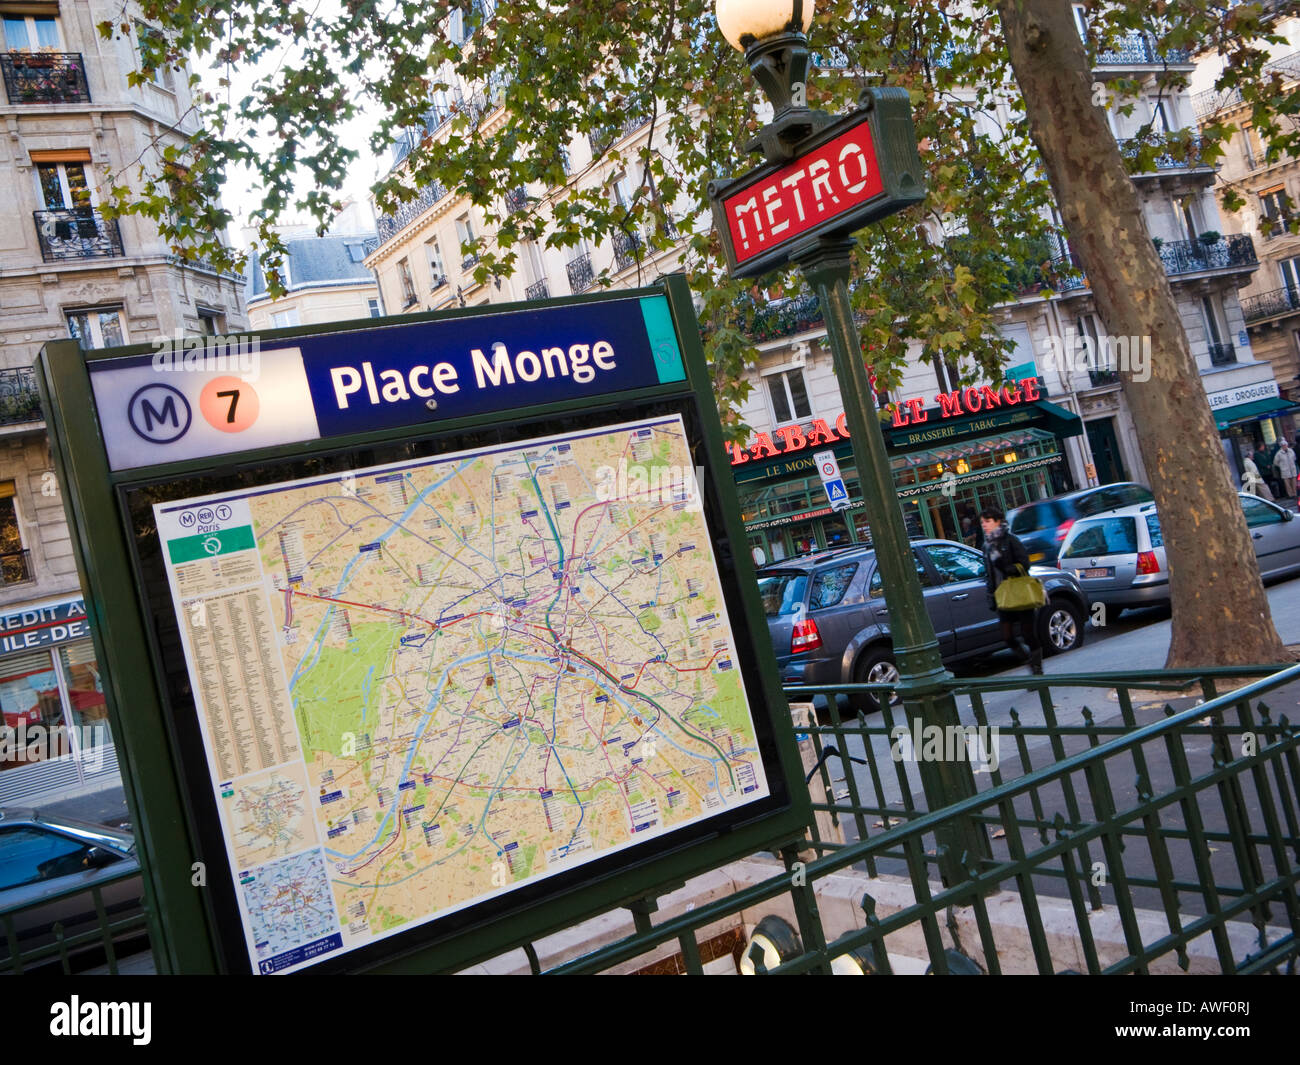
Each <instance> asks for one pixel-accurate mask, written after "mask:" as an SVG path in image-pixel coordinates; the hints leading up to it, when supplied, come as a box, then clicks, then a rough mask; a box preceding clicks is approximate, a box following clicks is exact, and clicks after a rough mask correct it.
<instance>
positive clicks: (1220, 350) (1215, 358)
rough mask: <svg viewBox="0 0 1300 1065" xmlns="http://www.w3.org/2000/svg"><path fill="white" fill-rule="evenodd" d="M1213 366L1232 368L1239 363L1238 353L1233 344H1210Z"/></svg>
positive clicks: (1211, 363)
mask: <svg viewBox="0 0 1300 1065" xmlns="http://www.w3.org/2000/svg"><path fill="white" fill-rule="evenodd" d="M1206 346H1207V347H1208V348H1209V349H1210V365H1211V366H1230V365H1231V364H1232V363H1234V362H1236V361H1237V352H1236V350H1235V349H1234V348H1233V346H1232V345H1231V344H1208V345H1206Z"/></svg>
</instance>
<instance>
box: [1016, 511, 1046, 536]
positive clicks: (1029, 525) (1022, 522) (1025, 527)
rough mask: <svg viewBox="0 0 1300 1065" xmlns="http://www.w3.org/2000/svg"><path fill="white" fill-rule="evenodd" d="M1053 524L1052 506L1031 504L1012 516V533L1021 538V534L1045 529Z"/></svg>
mask: <svg viewBox="0 0 1300 1065" xmlns="http://www.w3.org/2000/svg"><path fill="white" fill-rule="evenodd" d="M1051 524H1052V513H1051V505H1050V504H1048V503H1030V504H1029V505H1028V506H1024V507H1021V508H1020V509H1019V510H1017V511H1015V512H1014V513H1013V514H1012V515H1011V526H1010V528H1011V531H1012V532H1013V533H1015V534H1016V535H1017V536H1019V535H1020V534H1021V533H1028V532H1033V531H1034V530H1035V529H1045V528H1047V526H1048V525H1051Z"/></svg>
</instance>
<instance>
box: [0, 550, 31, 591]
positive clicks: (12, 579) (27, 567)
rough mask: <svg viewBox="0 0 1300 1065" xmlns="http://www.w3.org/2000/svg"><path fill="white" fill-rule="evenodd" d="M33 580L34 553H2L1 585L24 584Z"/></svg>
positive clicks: (0, 563) (0, 564) (26, 551)
mask: <svg viewBox="0 0 1300 1065" xmlns="http://www.w3.org/2000/svg"><path fill="white" fill-rule="evenodd" d="M31 579H32V553H31V552H30V551H28V550H27V549H26V548H24V549H23V550H21V551H5V552H0V584H3V585H5V586H6V587H7V586H8V585H10V584H22V583H24V582H25V581H30V580H31Z"/></svg>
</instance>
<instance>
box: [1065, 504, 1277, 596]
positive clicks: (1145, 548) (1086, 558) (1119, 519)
mask: <svg viewBox="0 0 1300 1065" xmlns="http://www.w3.org/2000/svg"><path fill="white" fill-rule="evenodd" d="M1237 498H1238V500H1239V501H1240V502H1241V508H1242V510H1243V511H1244V512H1245V515H1246V526H1247V527H1248V528H1249V529H1250V535H1251V540H1252V542H1253V543H1254V545H1255V557H1256V558H1257V559H1258V560H1259V572H1260V576H1261V577H1264V578H1266V579H1268V578H1274V577H1283V576H1288V575H1290V574H1294V573H1300V521H1295V520H1294V519H1295V515H1294V514H1293V513H1292V512H1291V511H1289V510H1287V509H1286V508H1285V507H1280V506H1278V505H1277V504H1276V503H1269V502H1267V501H1265V500H1263V499H1260V498H1259V497H1258V496H1253V495H1250V494H1248V493H1245V492H1239V493H1237ZM1057 565H1058V566H1060V568H1061V569H1062V570H1064V571H1065V572H1067V573H1072V574H1073V575H1074V576H1075V577H1077V578H1078V580H1079V584H1080V585H1081V586H1082V587H1083V589H1084V590H1085V591H1086V592H1087V593H1088V598H1089V599H1091V600H1092V601H1093V602H1100V603H1106V604H1107V605H1108V606H1114V607H1117V608H1118V609H1119V610H1123V609H1125V608H1126V607H1136V606H1149V605H1152V604H1159V603H1167V602H1169V563H1168V561H1167V560H1166V558H1165V541H1164V534H1163V533H1162V531H1161V529H1160V517H1159V515H1158V514H1157V513H1156V505H1155V504H1154V503H1142V504H1139V505H1138V506H1132V507H1121V508H1119V509H1117V510H1112V511H1107V512H1106V513H1105V514H1097V515H1093V516H1092V517H1089V518H1081V519H1080V520H1079V521H1077V522H1075V523H1074V525H1073V526H1072V527H1071V529H1070V532H1069V535H1068V536H1067V537H1066V538H1065V543H1064V544H1062V545H1061V557H1060V558H1059V559H1058V561H1057Z"/></svg>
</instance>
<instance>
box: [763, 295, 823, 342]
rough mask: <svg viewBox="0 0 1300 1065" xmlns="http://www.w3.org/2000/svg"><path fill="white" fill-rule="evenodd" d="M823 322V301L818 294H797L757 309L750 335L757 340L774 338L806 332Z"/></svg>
mask: <svg viewBox="0 0 1300 1065" xmlns="http://www.w3.org/2000/svg"><path fill="white" fill-rule="evenodd" d="M823 322H824V319H823V317H822V307H821V301H820V300H818V299H817V297H816V296H812V295H808V296H795V297H793V298H792V299H788V300H785V301H784V302H782V303H769V304H768V305H767V306H765V307H760V308H759V309H757V310H756V311H755V312H754V317H753V320H752V322H751V323H750V326H749V335H750V336H752V337H753V338H754V339H755V340H774V339H776V338H777V337H784V336H793V335H794V334H795V333H806V332H807V331H808V330H809V329H816V328H817V327H818V326H820V325H822V324H823Z"/></svg>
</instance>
